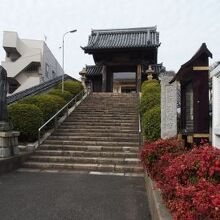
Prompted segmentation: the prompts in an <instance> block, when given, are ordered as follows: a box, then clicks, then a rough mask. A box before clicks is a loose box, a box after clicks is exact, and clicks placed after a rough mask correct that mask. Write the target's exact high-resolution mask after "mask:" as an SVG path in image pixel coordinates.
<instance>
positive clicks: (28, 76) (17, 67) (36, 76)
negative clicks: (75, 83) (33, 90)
mask: <svg viewBox="0 0 220 220" xmlns="http://www.w3.org/2000/svg"><path fill="white" fill-rule="evenodd" d="M3 48H4V49H5V51H6V57H5V61H2V63H1V64H2V66H3V67H4V68H5V69H6V71H7V74H8V77H12V78H14V79H16V80H17V81H18V82H19V84H20V87H18V89H16V90H15V91H14V93H16V92H20V91H22V90H25V89H28V88H30V87H32V86H35V85H38V84H40V83H41V82H45V81H47V80H50V79H53V78H55V77H57V76H59V75H62V74H63V69H62V67H61V66H60V64H59V63H58V61H57V60H56V58H55V57H54V55H53V54H52V52H51V51H50V49H49V48H48V46H47V45H46V43H45V42H44V41H42V40H30V39H20V38H19V37H18V34H17V33H16V32H11V31H4V33H3ZM14 93H13V94H14Z"/></svg>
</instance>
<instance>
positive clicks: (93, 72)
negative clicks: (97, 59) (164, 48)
mask: <svg viewBox="0 0 220 220" xmlns="http://www.w3.org/2000/svg"><path fill="white" fill-rule="evenodd" d="M102 67H103V66H101V65H100V66H96V65H89V66H86V71H87V74H86V75H87V76H98V75H101V74H102ZM151 68H152V69H153V70H154V71H155V72H156V74H157V75H159V74H160V73H161V72H162V71H165V67H164V66H163V64H162V63H160V64H152V65H151ZM147 69H148V65H143V69H142V71H143V72H145V71H146V70H147Z"/></svg>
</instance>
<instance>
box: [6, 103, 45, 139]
mask: <svg viewBox="0 0 220 220" xmlns="http://www.w3.org/2000/svg"><path fill="white" fill-rule="evenodd" d="M8 112H9V118H10V121H11V123H12V124H13V126H14V129H15V130H17V131H20V132H21V135H20V136H19V139H20V140H25V141H34V140H36V139H37V132H38V128H39V127H40V126H41V125H42V124H43V112H42V111H41V110H40V109H39V108H38V107H37V106H36V105H30V104H20V103H15V104H12V105H10V106H9V107H8Z"/></svg>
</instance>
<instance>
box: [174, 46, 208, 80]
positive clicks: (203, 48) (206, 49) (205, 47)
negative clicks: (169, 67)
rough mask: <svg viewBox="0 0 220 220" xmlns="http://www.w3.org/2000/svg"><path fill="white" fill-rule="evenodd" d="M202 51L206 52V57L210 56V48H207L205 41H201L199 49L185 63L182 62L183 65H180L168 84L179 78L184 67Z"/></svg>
mask: <svg viewBox="0 0 220 220" xmlns="http://www.w3.org/2000/svg"><path fill="white" fill-rule="evenodd" d="M203 53H206V54H207V56H208V57H210V58H212V53H211V52H210V50H209V49H208V48H207V46H206V43H203V44H202V45H201V47H200V48H199V50H198V51H197V52H196V53H195V54H194V55H193V57H192V58H191V59H190V60H188V61H187V62H186V63H184V64H183V65H181V67H180V69H179V70H178V72H177V74H176V75H175V76H174V77H173V79H172V80H171V81H170V84H171V83H173V82H174V81H176V80H179V78H180V77H181V74H182V72H184V69H185V68H187V67H188V68H189V67H190V66H191V65H192V63H193V62H194V61H195V60H196V59H197V58H198V57H199V56H201V55H202V54H203Z"/></svg>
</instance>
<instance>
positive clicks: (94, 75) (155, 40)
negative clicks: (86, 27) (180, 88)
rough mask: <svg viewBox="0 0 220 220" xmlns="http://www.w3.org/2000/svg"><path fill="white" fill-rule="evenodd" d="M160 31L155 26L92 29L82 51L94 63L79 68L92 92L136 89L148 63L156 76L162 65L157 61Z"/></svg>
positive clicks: (145, 77)
mask: <svg viewBox="0 0 220 220" xmlns="http://www.w3.org/2000/svg"><path fill="white" fill-rule="evenodd" d="M159 46H160V42H159V33H158V32H157V29H156V26H154V27H144V28H128V29H106V30H92V32H91V35H90V36H89V40H88V45H87V46H85V47H82V49H83V50H84V52H85V53H87V54H91V55H93V59H94V62H95V65H92V66H91V65H90V66H86V68H85V71H82V72H80V74H81V75H82V74H84V73H85V74H84V75H85V77H86V82H87V83H90V84H91V86H92V89H93V91H95V92H134V91H136V92H139V91H140V86H141V83H142V82H143V81H144V80H146V79H147V74H146V70H147V69H148V68H149V67H151V68H152V69H153V71H154V74H153V77H154V78H157V77H158V75H159V73H160V72H161V71H164V70H165V68H164V67H163V65H162V64H158V63H157V53H158V47H159Z"/></svg>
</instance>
